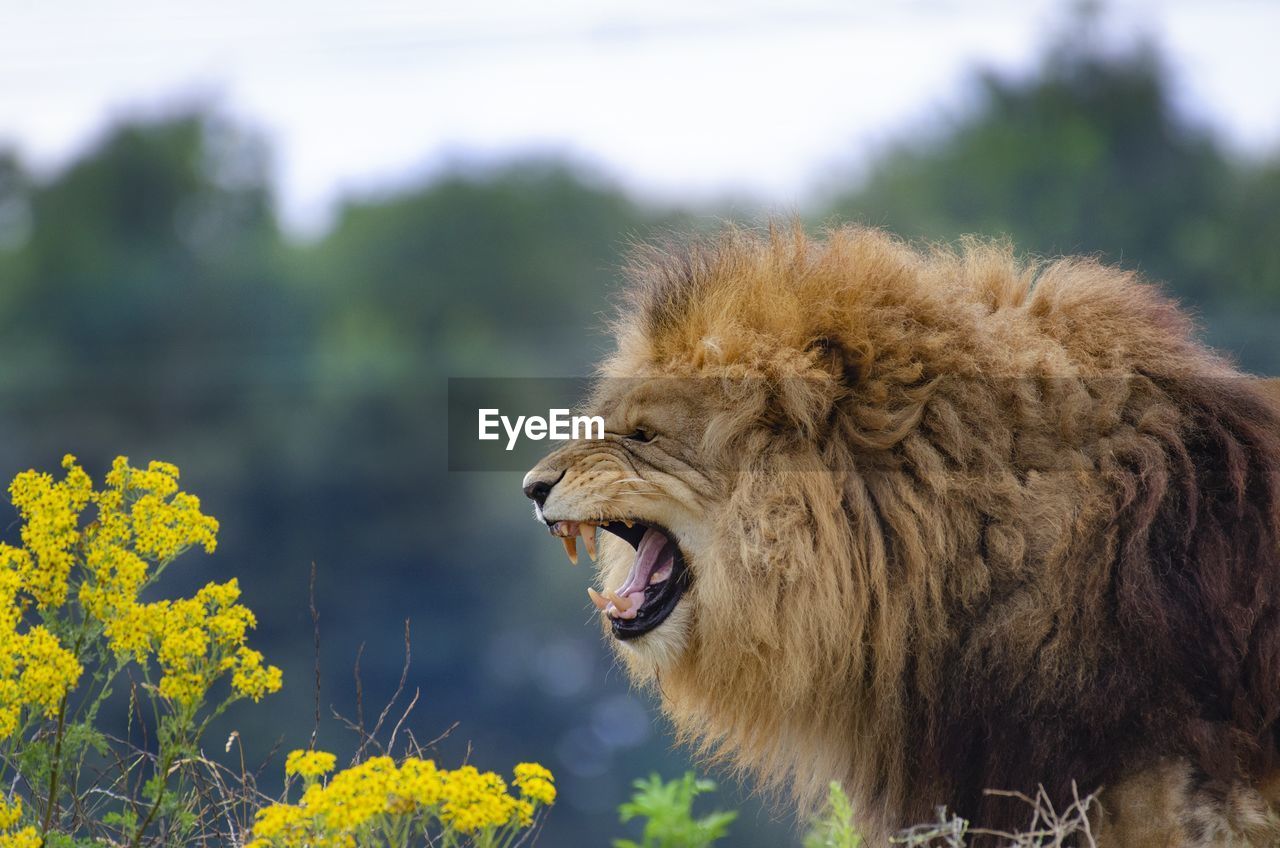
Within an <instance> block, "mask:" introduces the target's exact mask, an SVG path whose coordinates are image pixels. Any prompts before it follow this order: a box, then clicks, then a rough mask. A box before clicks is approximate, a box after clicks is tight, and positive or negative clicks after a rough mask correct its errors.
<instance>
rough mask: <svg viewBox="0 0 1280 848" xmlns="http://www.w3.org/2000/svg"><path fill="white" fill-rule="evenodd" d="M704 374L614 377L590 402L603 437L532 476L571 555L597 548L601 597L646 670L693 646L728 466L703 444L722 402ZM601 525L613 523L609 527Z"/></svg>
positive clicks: (538, 506) (624, 644)
mask: <svg viewBox="0 0 1280 848" xmlns="http://www.w3.org/2000/svg"><path fill="white" fill-rule="evenodd" d="M705 383H706V381H702V380H687V381H686V380H673V379H663V378H655V379H648V380H646V379H620V380H611V381H606V383H605V385H604V386H602V387H601V388H600V390H599V391H598V392H597V396H596V398H595V400H594V401H593V402H592V407H593V408H592V410H591V411H592V413H593V414H598V415H601V416H602V417H603V418H604V420H605V433H604V438H602V439H589V440H582V441H576V442H571V443H569V444H567V445H566V446H564V447H562V448H560V449H559V450H556V451H555V452H553V453H551V454H550V455H549V456H547V457H546V458H545V459H543V460H542V461H541V462H539V463H538V464H537V466H535V467H534V468H533V469H532V470H531V471H530V472H529V473H528V475H526V476H525V479H524V488H525V493H526V494H528V495H529V496H530V497H531V498H533V500H534V502H535V507H534V512H535V515H536V517H537V518H538V519H539V520H541V521H543V522H545V523H546V525H547V526H548V528H549V529H550V531H551V533H552V535H554V536H558V537H560V539H561V541H562V542H563V543H564V545H565V548H566V550H567V552H568V553H569V556H570V558H571V559H573V560H575V561H576V559H577V553H578V550H580V547H579V540H578V538H577V537H578V536H579V534H581V536H582V540H581V547H585V548H586V552H587V553H588V554H589V555H591V558H592V559H596V556H595V554H596V553H597V545H598V546H599V547H598V555H599V556H598V564H597V571H598V575H597V577H598V583H599V585H600V586H601V589H602V592H596V591H595V590H594V589H592V590H590V594H591V599H592V601H593V603H595V605H596V607H597V608H598V609H599V610H600V614H601V616H602V618H603V621H604V623H605V624H606V626H607V630H608V632H610V633H611V634H612V636H613V637H614V638H615V639H617V640H618V642H619V643H620V644H619V648H620V649H621V650H622V653H623V655H624V657H626V658H627V659H628V660H629V661H630V662H632V663H633V664H634V665H635V666H636V668H637V670H646V669H647V670H650V671H652V670H656V669H657V668H660V667H661V666H663V665H664V664H667V663H669V662H672V661H674V660H675V659H677V658H678V657H680V656H681V655H682V654H683V653H684V652H685V650H686V649H687V647H688V642H689V633H690V631H691V628H692V624H693V621H694V620H695V618H696V616H697V614H698V612H697V604H698V591H697V588H696V587H697V584H698V574H699V571H700V569H702V568H704V567H706V566H707V563H708V560H709V558H710V545H711V538H712V535H713V525H714V518H715V515H716V514H717V511H718V504H719V500H720V498H721V497H722V493H723V492H724V491H725V489H726V486H725V482H726V475H722V474H721V473H720V472H718V471H717V470H716V469H715V468H714V467H709V463H708V462H707V461H706V460H705V457H704V456H703V451H702V443H703V437H704V434H705V432H706V427H707V422H708V421H709V420H711V418H712V416H713V414H714V412H715V409H716V407H717V402H716V399H715V398H714V397H712V396H709V395H708V394H707V392H706V388H707V387H706V385H705ZM597 528H599V529H600V530H603V531H605V532H603V533H600V534H599V540H598V541H597V538H596V532H597Z"/></svg>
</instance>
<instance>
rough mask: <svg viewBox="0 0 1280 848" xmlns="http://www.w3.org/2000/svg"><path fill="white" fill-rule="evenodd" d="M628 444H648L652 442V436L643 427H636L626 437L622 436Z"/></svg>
mask: <svg viewBox="0 0 1280 848" xmlns="http://www.w3.org/2000/svg"><path fill="white" fill-rule="evenodd" d="M623 438H624V439H626V440H627V441H629V442H642V443H643V442H649V441H652V440H653V434H652V433H650V432H649V431H648V430H646V429H644V428H643V427H637V428H635V429H634V430H632V431H631V432H630V433H628V434H627V435H625V436H623Z"/></svg>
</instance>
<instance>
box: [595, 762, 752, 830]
mask: <svg viewBox="0 0 1280 848" xmlns="http://www.w3.org/2000/svg"><path fill="white" fill-rule="evenodd" d="M633 785H634V786H635V790H636V791H635V794H633V795H632V796H631V800H630V801H628V802H627V803H625V804H623V805H622V806H620V807H619V808H618V817H619V818H620V819H621V820H622V821H623V823H626V822H629V821H631V820H632V819H635V818H643V819H645V823H644V836H643V838H642V839H641V841H640V842H634V841H632V840H630V839H615V840H614V841H613V846H614V848H705V846H708V845H711V844H713V843H714V842H715V841H716V840H718V839H722V838H724V837H725V836H727V835H728V833H729V825H730V824H732V823H733V820H734V819H736V818H737V817H738V814H737V813H735V812H726V811H724V810H715V811H713V812H711V813H708V814H707V815H705V816H703V817H702V818H696V819H695V818H694V817H693V801H694V799H695V798H697V797H698V796H699V795H702V794H704V793H706V792H710V791H712V790H714V789H715V788H716V785H715V783H713V782H712V781H710V780H702V779H699V778H698V777H697V775H695V774H694V773H693V772H685V775H684V777H681V778H677V779H676V780H669V781H664V780H663V779H662V778H660V777H658V775H656V774H651V775H649V777H648V779H647V780H645V779H642V780H637V781H636V782H635V783H634V784H633Z"/></svg>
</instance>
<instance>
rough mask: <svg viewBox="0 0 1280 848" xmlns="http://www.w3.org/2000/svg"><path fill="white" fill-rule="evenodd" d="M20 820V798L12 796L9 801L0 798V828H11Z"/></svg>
mask: <svg viewBox="0 0 1280 848" xmlns="http://www.w3.org/2000/svg"><path fill="white" fill-rule="evenodd" d="M21 820H22V799H21V798H14V799H13V801H12V802H11V803H7V802H5V801H4V800H2V799H0V830H12V829H13V828H15V827H17V826H18V822H20V821H21Z"/></svg>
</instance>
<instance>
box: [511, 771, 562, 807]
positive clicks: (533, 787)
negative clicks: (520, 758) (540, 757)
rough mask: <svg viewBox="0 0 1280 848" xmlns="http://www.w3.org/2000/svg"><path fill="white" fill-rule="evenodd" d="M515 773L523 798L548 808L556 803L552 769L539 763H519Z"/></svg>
mask: <svg viewBox="0 0 1280 848" xmlns="http://www.w3.org/2000/svg"><path fill="white" fill-rule="evenodd" d="M514 771H515V776H516V786H517V787H519V789H520V794H521V796H523V797H525V798H528V799H529V800H530V801H534V802H536V803H538V804H545V805H547V806H551V805H552V804H554V803H555V802H556V787H555V783H554V782H553V781H554V780H555V778H554V777H552V776H551V771H550V769H547V768H546V767H544V766H542V765H541V764H539V763H518V764H517V765H516V767H515V770H514Z"/></svg>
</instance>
